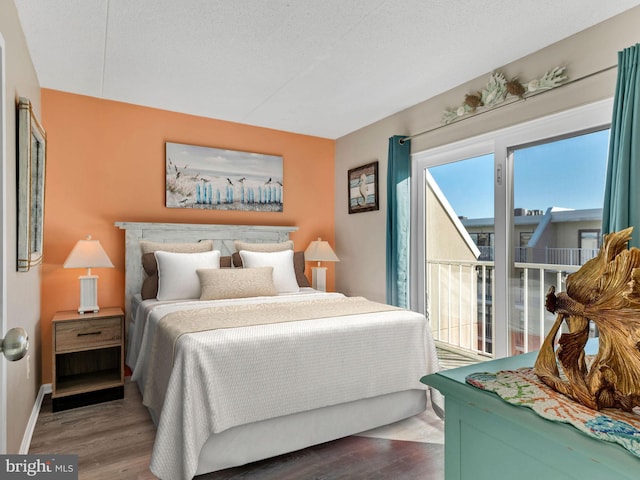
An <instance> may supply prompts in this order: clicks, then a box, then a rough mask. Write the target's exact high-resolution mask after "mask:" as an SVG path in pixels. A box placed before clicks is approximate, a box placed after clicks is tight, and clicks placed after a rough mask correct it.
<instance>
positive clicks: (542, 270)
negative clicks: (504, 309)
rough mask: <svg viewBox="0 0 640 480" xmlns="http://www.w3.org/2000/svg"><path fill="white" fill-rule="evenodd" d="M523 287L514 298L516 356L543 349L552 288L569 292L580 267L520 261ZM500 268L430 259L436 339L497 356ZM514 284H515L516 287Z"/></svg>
mask: <svg viewBox="0 0 640 480" xmlns="http://www.w3.org/2000/svg"><path fill="white" fill-rule="evenodd" d="M514 268H515V272H514V276H513V279H514V280H515V283H516V284H517V285H518V286H517V287H516V288H515V289H514V291H513V292H512V295H511V296H510V298H511V299H512V300H511V303H512V305H511V308H510V325H509V330H510V335H509V338H510V342H511V345H510V348H511V352H512V353H513V354H516V353H525V352H528V351H532V350H537V349H538V348H539V347H540V343H541V340H542V338H543V337H544V335H545V334H546V332H547V331H548V330H549V327H550V326H551V324H552V323H553V321H554V317H553V315H551V314H550V313H548V312H546V310H545V306H544V302H545V297H546V293H547V291H548V289H549V287H550V286H551V285H554V286H555V287H556V291H561V290H562V289H563V285H564V280H565V278H566V275H568V274H569V273H571V272H574V271H576V270H578V268H579V266H576V265H568V264H564V265H552V264H542V263H540V264H538V263H525V262H516V263H515V266H514ZM493 279H494V263H493V262H483V261H475V262H473V261H467V262H463V261H455V260H428V261H427V264H426V300H427V310H428V318H429V320H430V323H431V328H432V332H433V337H434V339H436V340H439V341H441V342H445V343H448V344H450V345H454V346H456V347H458V348H460V349H463V350H467V351H470V352H473V353H475V354H481V355H488V356H492V355H493V352H494V348H493V339H494V338H495V335H494V328H495V318H494V309H493V298H495V294H494V285H493ZM511 283H512V284H513V283H514V282H511Z"/></svg>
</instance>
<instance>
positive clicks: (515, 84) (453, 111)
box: [442, 67, 567, 124]
mask: <svg viewBox="0 0 640 480" xmlns="http://www.w3.org/2000/svg"><path fill="white" fill-rule="evenodd" d="M564 71H565V67H556V68H554V69H553V70H551V71H550V72H547V73H545V74H544V75H543V76H542V77H541V78H538V79H534V80H530V81H529V82H527V83H520V82H519V81H518V79H517V77H516V78H513V79H511V80H507V79H506V77H505V76H504V74H502V73H500V72H494V73H492V74H491V75H490V76H489V82H488V83H487V85H486V86H485V87H484V88H483V89H482V90H481V91H480V92H477V93H473V94H470V95H465V98H464V102H463V103H462V105H460V106H459V107H455V108H447V109H446V110H445V111H444V114H443V115H442V121H443V122H444V123H445V124H448V123H451V122H454V121H456V120H458V119H460V118H462V117H464V116H465V115H468V114H470V113H473V112H475V111H476V110H477V109H478V108H479V107H489V108H490V107H493V106H495V105H498V104H499V103H502V102H504V101H505V100H506V99H507V98H509V97H510V96H511V97H519V98H520V99H524V98H526V97H528V96H531V95H533V94H535V93H538V92H540V91H541V90H550V89H552V88H555V87H557V86H558V85H560V84H562V83H563V82H564V81H566V80H567V76H566V75H563V73H564Z"/></svg>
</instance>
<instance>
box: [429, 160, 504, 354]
mask: <svg viewBox="0 0 640 480" xmlns="http://www.w3.org/2000/svg"><path fill="white" fill-rule="evenodd" d="M425 175H426V177H425V192H426V195H425V216H426V218H425V225H426V232H425V239H426V242H425V243H426V245H425V258H426V265H425V283H426V292H427V313H428V316H429V320H430V323H431V326H432V330H433V335H434V337H435V338H436V339H437V340H440V341H443V342H446V343H449V344H451V345H454V346H456V347H459V348H462V349H465V350H470V351H473V352H481V353H492V351H493V343H492V339H493V330H492V328H493V320H492V319H493V310H492V304H491V298H492V286H493V283H492V275H493V246H494V226H493V203H494V200H493V197H494V193H493V155H483V156H480V157H474V158H470V159H466V160H460V161H458V162H455V163H448V164H445V165H439V166H436V167H431V168H429V169H428V170H427V171H426V173H425Z"/></svg>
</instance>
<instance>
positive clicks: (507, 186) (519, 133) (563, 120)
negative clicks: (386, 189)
mask: <svg viewBox="0 0 640 480" xmlns="http://www.w3.org/2000/svg"><path fill="white" fill-rule="evenodd" d="M612 111H613V99H612V98H610V99H606V100H601V101H599V102H595V103H591V104H588V105H585V106H581V107H577V108H573V109H570V110H566V111H564V112H560V113H555V114H552V115H548V116H545V117H542V118H539V119H536V120H532V121H529V122H524V123H521V124H518V125H514V126H511V127H507V128H504V129H500V130H496V131H494V132H489V133H486V134H482V135H479V136H476V137H471V138H467V139H464V140H461V141H458V142H454V143H451V144H448V145H443V146H440V147H435V148H432V149H429V150H424V151H421V152H416V153H413V154H412V155H411V160H412V176H411V231H412V234H411V253H410V254H411V257H410V258H411V262H410V265H411V269H410V285H409V293H410V299H409V301H410V306H411V309H412V310H415V311H418V312H421V313H424V314H427V311H426V301H425V293H426V292H425V284H426V282H425V261H426V252H425V248H424V245H425V227H426V225H425V208H424V204H425V203H424V202H425V195H426V192H425V170H426V169H428V168H430V167H433V166H436V165H441V164H445V163H452V162H456V161H459V160H464V159H467V158H472V157H477V156H480V155H486V154H491V153H493V156H494V228H495V230H494V231H495V236H494V241H495V244H494V251H495V255H494V261H495V270H494V279H493V281H494V282H495V283H494V285H495V298H494V302H493V305H494V316H495V317H494V318H495V324H494V338H493V342H494V343H493V348H494V350H493V352H494V356H495V358H502V357H506V356H509V352H510V350H509V328H508V327H509V322H508V316H509V309H510V305H511V302H512V299H511V292H510V288H509V284H510V277H509V272H510V270H511V265H512V264H513V261H514V252H512V251H511V250H512V249H511V248H510V247H509V246H510V245H511V244H512V241H511V240H512V239H511V236H512V235H513V233H512V232H513V155H512V154H511V152H512V151H513V149H515V148H516V147H518V146H520V145H527V144H531V143H534V142H540V141H543V140H545V139H552V138H557V137H559V136H563V135H567V136H569V135H572V134H575V133H578V132H582V131H585V130H590V129H597V128H602V127H605V128H606V126H607V125H609V124H610V123H611V115H612Z"/></svg>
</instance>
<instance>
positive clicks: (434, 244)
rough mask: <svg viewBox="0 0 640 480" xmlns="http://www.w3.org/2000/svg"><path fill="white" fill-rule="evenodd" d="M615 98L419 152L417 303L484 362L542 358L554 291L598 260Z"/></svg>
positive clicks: (443, 337)
mask: <svg viewBox="0 0 640 480" xmlns="http://www.w3.org/2000/svg"><path fill="white" fill-rule="evenodd" d="M611 106H612V102H611V101H603V102H599V103H597V104H593V105H589V106H586V107H581V108H579V109H575V110H572V111H569V112H565V113H562V114H557V115H554V116H551V117H547V118H544V119H541V120H538V121H534V122H530V123H527V124H523V125H518V126H514V127H510V128H507V129H504V130H500V131H497V132H493V133H490V134H486V135H482V136H479V137H475V138H471V139H468V140H464V141H461V142H458V143H456V144H452V145H447V146H443V147H438V148H435V149H432V150H428V151H424V152H418V153H414V154H413V155H412V160H413V173H412V175H413V176H412V182H413V183H412V188H413V221H412V232H413V234H412V237H413V239H412V240H413V241H412V252H411V255H412V272H411V305H412V308H413V309H414V310H418V311H422V312H424V313H425V314H426V315H427V316H428V318H429V321H430V324H431V329H432V332H433V335H434V338H435V339H436V340H437V341H439V342H442V343H445V344H448V345H451V346H453V347H456V348H461V349H464V350H468V351H470V352H474V353H477V354H481V355H487V356H495V357H503V356H507V355H513V354H518V353H524V352H528V351H532V350H536V349H537V348H539V346H540V342H541V340H542V339H543V338H544V336H545V335H546V332H547V331H548V329H549V326H550V323H551V322H552V316H551V314H549V313H547V312H545V310H544V300H545V296H546V293H547V290H548V289H549V287H550V286H551V285H553V286H555V287H556V290H558V291H561V290H563V289H564V280H565V278H566V276H567V275H568V274H569V273H571V272H572V271H575V270H577V269H578V268H580V265H581V264H583V263H584V262H585V261H587V260H589V259H590V258H593V256H594V255H595V254H596V253H597V249H598V247H599V246H600V243H601V231H600V229H601V217H602V202H603V191H604V180H605V166H606V159H607V150H608V122H609V120H610V118H611Z"/></svg>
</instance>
